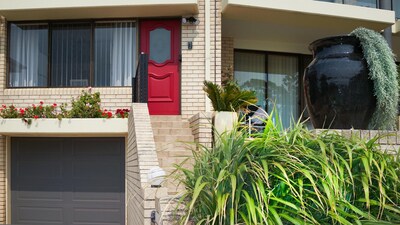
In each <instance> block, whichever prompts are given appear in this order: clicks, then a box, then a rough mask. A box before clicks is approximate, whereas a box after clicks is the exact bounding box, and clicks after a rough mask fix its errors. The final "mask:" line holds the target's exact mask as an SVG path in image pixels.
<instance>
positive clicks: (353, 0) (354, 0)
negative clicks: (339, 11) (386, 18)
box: [316, 0, 379, 8]
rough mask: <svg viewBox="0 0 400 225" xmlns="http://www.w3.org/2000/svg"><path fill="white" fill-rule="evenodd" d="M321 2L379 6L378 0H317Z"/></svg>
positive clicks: (370, 6)
mask: <svg viewBox="0 0 400 225" xmlns="http://www.w3.org/2000/svg"><path fill="white" fill-rule="evenodd" d="M316 1H321V2H333V3H340V4H347V5H357V6H364V7H369V8H378V6H379V5H378V1H377V0H316Z"/></svg>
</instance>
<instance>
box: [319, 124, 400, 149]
mask: <svg viewBox="0 0 400 225" xmlns="http://www.w3.org/2000/svg"><path fill="white" fill-rule="evenodd" d="M322 131H323V130H321V129H318V130H316V132H322ZM329 132H337V133H339V134H341V135H342V136H344V137H352V136H355V137H358V138H361V139H364V140H371V139H372V138H375V137H376V136H380V137H381V138H380V139H379V140H378V141H377V144H378V145H379V146H380V149H381V150H382V151H386V152H387V153H389V154H396V153H397V152H398V151H399V148H400V131H387V130H354V129H349V130H330V131H329Z"/></svg>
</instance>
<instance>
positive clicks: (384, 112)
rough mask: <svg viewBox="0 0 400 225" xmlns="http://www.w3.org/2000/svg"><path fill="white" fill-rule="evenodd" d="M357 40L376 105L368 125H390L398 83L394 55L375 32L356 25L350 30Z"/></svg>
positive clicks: (392, 118) (397, 95)
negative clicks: (361, 50) (366, 65)
mask: <svg viewBox="0 0 400 225" xmlns="http://www.w3.org/2000/svg"><path fill="white" fill-rule="evenodd" d="M350 35H353V36H356V37H357V38H358V39H359V40H360V43H361V47H362V49H363V53H364V57H365V59H366V61H367V64H368V69H369V78H370V79H371V80H372V81H373V82H374V95H375V97H376V100H377V102H376V109H375V112H374V114H373V116H372V120H371V122H370V128H371V129H390V130H391V129H393V128H394V126H395V124H396V123H395V121H396V117H397V114H398V102H399V100H398V99H399V83H398V81H397V77H398V74H397V67H396V63H395V60H394V55H393V53H392V50H391V48H390V47H389V45H388V44H387V42H386V40H385V39H384V38H383V37H382V35H380V34H379V33H377V32H375V31H372V30H369V29H366V28H362V27H361V28H357V29H355V30H354V31H352V32H351V33H350Z"/></svg>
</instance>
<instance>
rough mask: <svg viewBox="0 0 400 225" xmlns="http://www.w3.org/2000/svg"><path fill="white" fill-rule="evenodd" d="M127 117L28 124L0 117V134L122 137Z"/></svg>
mask: <svg viewBox="0 0 400 225" xmlns="http://www.w3.org/2000/svg"><path fill="white" fill-rule="evenodd" d="M127 134H128V119H120V118H112V119H103V118H93V119H92V118H90V119H89V118H88V119H62V120H58V119H36V120H35V119H32V124H31V125H28V124H27V123H25V122H23V121H22V120H21V119H0V135H5V136H36V137H40V136H46V137H60V136H63V137H92V136H96V137H124V136H126V135H127Z"/></svg>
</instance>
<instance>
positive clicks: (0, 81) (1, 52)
mask: <svg viewBox="0 0 400 225" xmlns="http://www.w3.org/2000/svg"><path fill="white" fill-rule="evenodd" d="M6 28H7V26H6V22H5V19H4V18H2V17H0V102H1V96H2V95H3V92H4V87H5V82H6V81H5V72H6ZM5 140H6V138H5V137H4V136H0V224H4V223H5V222H6V210H5V209H6V190H7V187H6V181H5V180H6V179H5V178H6V144H5Z"/></svg>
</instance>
